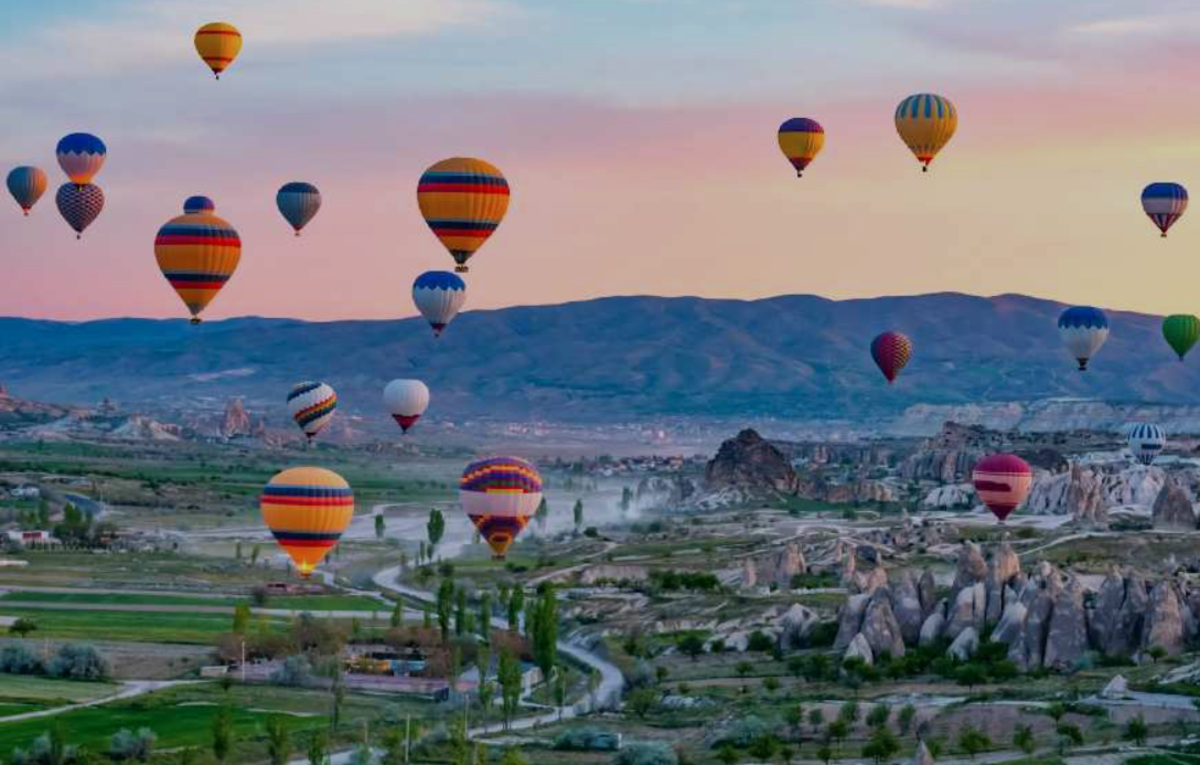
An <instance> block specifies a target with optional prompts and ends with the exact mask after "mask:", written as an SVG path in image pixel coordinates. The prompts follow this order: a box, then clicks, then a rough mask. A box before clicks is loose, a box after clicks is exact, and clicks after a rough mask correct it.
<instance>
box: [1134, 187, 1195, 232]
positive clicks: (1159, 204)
mask: <svg viewBox="0 0 1200 765" xmlns="http://www.w3.org/2000/svg"><path fill="white" fill-rule="evenodd" d="M1187 205H1188V193H1187V189H1185V188H1184V187H1183V186H1181V185H1179V184H1178V183H1151V184H1150V185H1149V186H1147V187H1146V188H1144V189H1143V190H1142V210H1143V211H1145V213H1146V215H1147V217H1149V218H1150V220H1151V221H1153V222H1154V225H1155V226H1156V227H1157V228H1158V230H1159V231H1161V232H1162V235H1163V236H1164V237H1166V235H1167V229H1169V228H1171V226H1174V225H1175V221H1177V220H1179V218H1180V217H1181V216H1182V215H1183V212H1184V210H1186V209H1187Z"/></svg>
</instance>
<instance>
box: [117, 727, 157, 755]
mask: <svg viewBox="0 0 1200 765" xmlns="http://www.w3.org/2000/svg"><path fill="white" fill-rule="evenodd" d="M156 741H158V736H156V735H154V731H152V730H150V729H149V728H138V732H137V733H134V732H132V731H130V730H128V729H126V728H122V729H121V730H119V731H117V732H116V733H114V734H113V735H112V738H111V739H110V740H109V744H108V756H109V759H112V760H135V761H137V762H145V761H146V760H148V759H150V755H151V754H153V753H154V744H155V742H156Z"/></svg>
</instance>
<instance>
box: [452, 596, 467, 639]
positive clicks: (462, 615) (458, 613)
mask: <svg viewBox="0 0 1200 765" xmlns="http://www.w3.org/2000/svg"><path fill="white" fill-rule="evenodd" d="M466 632H467V588H466V587H459V588H458V592H456V593H455V603H454V634H455V635H458V636H460V637H461V636H463V635H465V634H466Z"/></svg>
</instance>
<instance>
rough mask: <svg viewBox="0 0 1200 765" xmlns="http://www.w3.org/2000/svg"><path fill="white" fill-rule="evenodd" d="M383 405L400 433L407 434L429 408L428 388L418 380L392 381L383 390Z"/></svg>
mask: <svg viewBox="0 0 1200 765" xmlns="http://www.w3.org/2000/svg"><path fill="white" fill-rule="evenodd" d="M383 405H384V406H385V407H387V410H388V414H390V415H392V419H394V420H395V421H396V424H397V425H399V426H400V431H401V432H403V433H407V432H408V429H409V428H411V427H412V426H413V425H415V424H416V422H417V420H418V419H420V417H421V415H422V414H425V410H426V409H428V408H429V388H427V387H426V386H425V383H423V382H421V381H420V380H392V381H391V382H390V383H388V384H387V387H386V388H384V389H383Z"/></svg>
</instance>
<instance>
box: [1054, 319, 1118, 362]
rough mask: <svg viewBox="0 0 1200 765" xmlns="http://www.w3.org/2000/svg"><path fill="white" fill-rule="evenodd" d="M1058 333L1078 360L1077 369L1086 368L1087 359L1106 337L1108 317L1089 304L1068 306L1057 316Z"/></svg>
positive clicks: (1102, 343)
mask: <svg viewBox="0 0 1200 765" xmlns="http://www.w3.org/2000/svg"><path fill="white" fill-rule="evenodd" d="M1058 334H1059V335H1061V336H1062V340H1063V343H1064V344H1065V345H1066V346H1067V350H1069V351H1070V352H1071V356H1073V357H1074V358H1075V360H1076V361H1078V362H1079V371H1080V372H1083V371H1085V370H1086V369H1087V365H1088V359H1090V358H1091V357H1092V356H1094V355H1095V354H1096V352H1097V351H1099V350H1100V346H1102V345H1104V341H1105V340H1107V339H1108V317H1107V316H1105V315H1104V311H1101V310H1100V309H1099V308H1093V307H1092V306H1090V305H1083V306H1075V307H1074V308H1068V309H1067V310H1065V311H1063V312H1062V315H1060V316H1059V317H1058Z"/></svg>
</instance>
